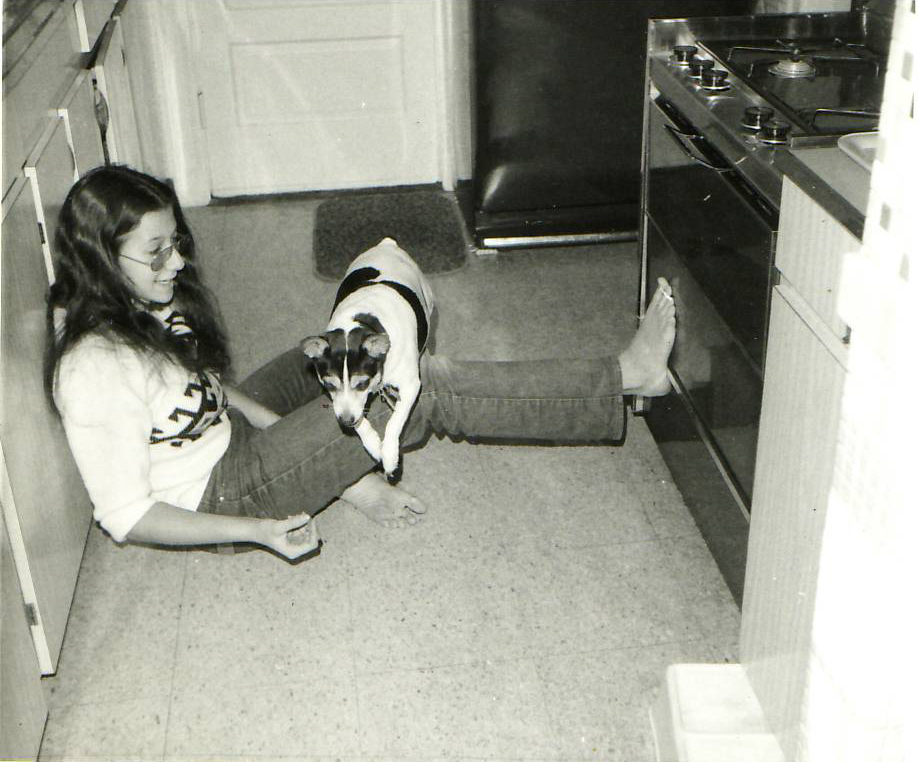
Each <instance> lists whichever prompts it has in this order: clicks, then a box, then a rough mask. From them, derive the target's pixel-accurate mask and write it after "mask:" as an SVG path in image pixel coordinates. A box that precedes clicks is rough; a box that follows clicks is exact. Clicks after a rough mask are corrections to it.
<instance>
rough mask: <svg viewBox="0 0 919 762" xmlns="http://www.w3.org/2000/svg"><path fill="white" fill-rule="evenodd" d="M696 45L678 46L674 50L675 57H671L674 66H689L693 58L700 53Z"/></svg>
mask: <svg viewBox="0 0 919 762" xmlns="http://www.w3.org/2000/svg"><path fill="white" fill-rule="evenodd" d="M698 50H699V49H698V48H697V47H696V46H695V45H677V46H676V47H674V49H673V55H671V56H670V62H671V63H672V64H673V65H674V66H689V62H690V61H692V59H693V56H694V55H695V54H696V53H697V52H698Z"/></svg>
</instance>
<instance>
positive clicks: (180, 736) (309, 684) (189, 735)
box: [166, 654, 359, 759]
mask: <svg viewBox="0 0 919 762" xmlns="http://www.w3.org/2000/svg"><path fill="white" fill-rule="evenodd" d="M326 666H327V664H326V662H325V661H324V660H323V659H322V657H321V656H319V655H318V654H317V658H316V674H315V675H314V677H313V678H312V679H309V680H303V681H301V682H298V683H284V684H280V685H267V686H266V685H259V686H234V687H227V686H221V687H219V688H215V689H211V690H209V691H207V692H206V693H202V691H201V688H200V686H195V687H194V688H193V689H189V690H182V691H180V692H177V693H176V694H175V695H174V696H173V697H172V704H171V707H170V718H169V737H168V739H167V746H166V755H167V756H168V757H182V756H188V755H211V756H212V757H214V758H217V759H221V758H235V756H237V755H251V756H259V757H269V758H270V757H279V756H280V757H283V756H295V757H297V758H300V759H303V758H307V759H308V758H310V757H321V756H330V757H331V756H335V755H352V756H357V755H359V747H358V714H357V700H356V696H355V690H354V682H353V680H352V679H351V677H350V674H349V675H345V674H342V673H334V672H331V671H330V670H328V669H326Z"/></svg>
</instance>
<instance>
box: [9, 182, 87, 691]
mask: <svg viewBox="0 0 919 762" xmlns="http://www.w3.org/2000/svg"><path fill="white" fill-rule="evenodd" d="M71 171H72V170H71ZM37 218H38V214H37V212H36V209H35V204H34V198H33V195H32V192H31V188H30V183H29V181H28V180H26V179H25V178H21V179H19V180H17V181H16V183H14V185H13V188H12V189H11V190H10V192H9V193H8V194H7V197H6V198H4V200H3V227H2V271H3V279H2V292H0V298H2V305H0V341H2V347H3V386H2V414H0V446H2V452H3V457H4V460H5V464H6V473H5V475H4V485H3V496H4V497H3V514H4V518H5V520H6V527H7V530H8V532H9V534H10V539H11V542H12V546H13V549H14V551H15V553H14V558H15V560H16V568H17V573H18V577H19V581H20V586H21V587H22V592H23V595H24V598H25V604H26V605H27V606H29V607H30V611H31V616H32V620H33V622H34V624H33V625H32V627H31V630H32V637H33V641H34V645H35V652H36V655H37V658H38V663H39V666H40V669H41V672H42V673H43V674H51V673H53V672H54V671H55V670H56V669H57V660H58V655H59V653H60V649H61V643H62V641H63V638H64V628H65V626H66V624H67V615H68V613H69V611H70V603H71V600H72V598H73V591H74V587H75V585H76V578H77V572H78V571H79V567H80V562H81V560H82V557H83V548H84V545H85V543H86V536H87V532H88V530H89V524H90V521H91V518H92V506H91V504H90V501H89V497H88V496H87V494H86V491H85V489H84V487H83V482H82V480H81V479H80V475H79V473H78V472H77V468H76V464H75V463H74V461H73V458H72V456H71V454H70V450H69V449H68V447H67V440H66V437H65V435H64V431H63V427H62V426H61V423H60V420H59V419H58V418H57V417H56V416H55V415H54V414H53V413H52V411H51V409H50V407H49V405H48V404H47V402H46V400H45V394H44V388H43V383H42V353H43V348H44V331H45V294H46V292H47V289H48V271H47V265H46V260H45V254H44V252H43V250H42V242H41V236H40V233H39V229H38V225H37V222H36V220H37Z"/></svg>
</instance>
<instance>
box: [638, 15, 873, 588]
mask: <svg viewBox="0 0 919 762" xmlns="http://www.w3.org/2000/svg"><path fill="white" fill-rule="evenodd" d="M872 10H873V9H871V8H869V9H866V10H865V11H863V12H852V13H823V14H820V13H817V14H783V15H771V14H770V15H765V16H743V17H723V18H709V19H705V18H688V19H669V20H659V21H653V22H651V24H650V32H649V51H648V77H647V83H648V87H647V91H646V103H645V126H644V134H645V143H644V158H643V162H644V163H643V166H644V170H645V172H644V178H643V183H644V185H643V190H642V212H643V214H642V227H641V229H640V237H641V249H642V257H643V280H642V284H643V298H644V299H645V300H647V299H648V298H649V297H650V295H651V293H652V292H653V288H654V283H655V280H656V278H657V276H659V275H663V276H664V277H667V278H668V279H670V281H671V283H672V284H673V288H674V299H675V302H676V308H677V338H676V344H675V346H674V350H673V354H672V356H671V359H670V364H669V374H670V378H671V381H672V382H673V386H674V391H673V393H672V394H670V395H667V396H666V397H664V398H661V399H659V400H653V401H651V405H650V409H649V410H648V413H647V422H648V426H649V428H650V429H651V432H652V433H653V435H654V437H655V440H656V441H657V443H658V445H659V447H660V450H661V454H662V456H663V458H664V460H665V461H666V463H667V465H668V467H669V469H670V471H671V473H672V475H673V478H674V481H675V482H676V483H677V485H678V486H679V488H680V491H681V493H682V495H683V498H684V500H685V502H686V504H687V507H688V508H689V509H690V511H691V513H692V514H693V517H694V518H695V520H696V522H697V524H698V525H699V528H700V530H701V532H702V535H703V536H704V538H705V540H706V542H707V543H708V545H709V548H710V549H711V551H712V555H713V556H714V558H715V560H716V562H717V563H718V566H719V568H720V569H721V572H722V574H723V575H724V578H725V581H726V582H727V584H728V586H729V588H730V589H731V591H732V593H733V594H734V596H735V598H736V599H737V600H738V602H740V600H741V598H742V593H743V579H744V573H745V556H746V536H747V533H748V530H749V514H750V509H751V498H752V495H753V476H754V470H755V462H756V444H757V438H758V433H759V415H760V405H761V397H762V379H763V367H764V364H765V352H766V344H767V342H768V315H769V297H770V292H771V288H772V285H773V280H774V278H775V275H774V269H773V251H774V241H775V236H776V231H777V230H778V213H779V204H780V197H781V187H782V173H781V171H780V170H779V169H778V167H777V166H776V161H775V160H776V157H777V156H778V155H779V154H780V153H781V152H784V151H787V150H788V149H789V148H796V149H800V150H806V149H807V147H809V146H820V145H833V144H835V142H836V140H837V139H838V137H839V136H840V135H841V134H845V133H847V132H853V131H863V130H872V129H876V128H877V123H878V118H879V110H880V100H881V94H882V90H883V76H884V71H885V68H886V49H885V48H884V47H883V45H881V46H878V45H876V44H872V43H873V42H874V40H877V39H880V40H882V41H883V39H884V32H883V30H882V31H881V33H880V34H878V33H877V31H876V30H877V28H878V27H877V24H876V23H875V22H876V21H877V19H876V17H875V16H873V15H872V13H871V11H872ZM885 21H886V19H883V18H882V19H881V22H882V23H883V22H885ZM873 29H874V30H875V31H874V32H872V30H873ZM888 39H889V38H888Z"/></svg>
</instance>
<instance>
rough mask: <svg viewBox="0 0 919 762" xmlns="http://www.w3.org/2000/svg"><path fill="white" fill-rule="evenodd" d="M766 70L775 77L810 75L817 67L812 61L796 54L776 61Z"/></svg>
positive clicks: (812, 74)
mask: <svg viewBox="0 0 919 762" xmlns="http://www.w3.org/2000/svg"><path fill="white" fill-rule="evenodd" d="M768 71H769V73H770V74H774V75H775V76H777V77H812V76H814V74H815V73H816V72H817V67H816V66H814V64H813V62H812V61H809V60H807V59H806V58H798V57H797V56H796V57H794V58H783V59H781V60H779V61H776V62H775V63H774V64H772V66H770V67H769V69H768Z"/></svg>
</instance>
